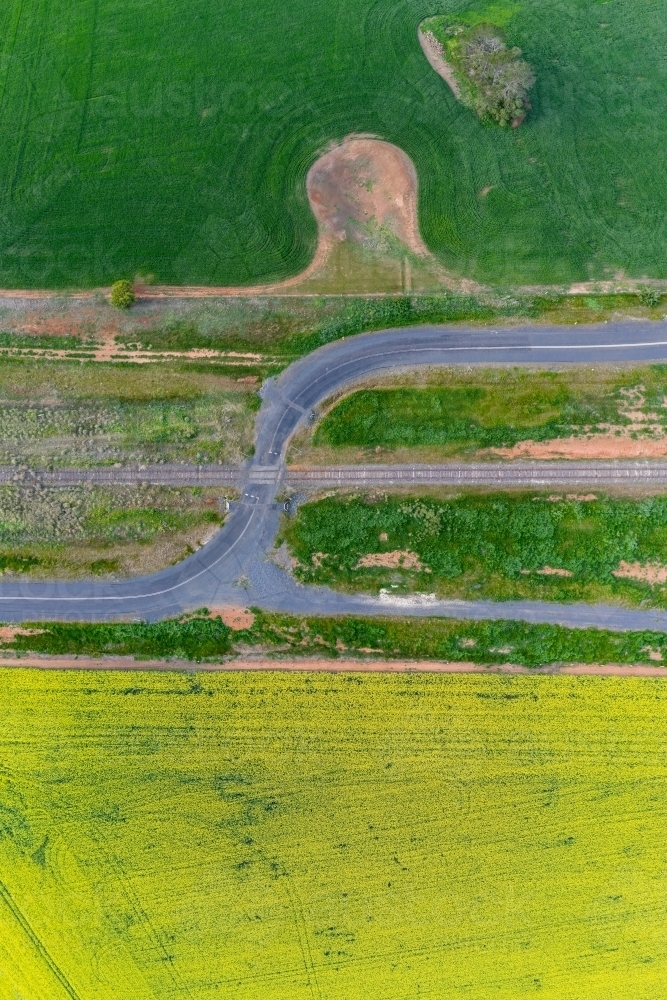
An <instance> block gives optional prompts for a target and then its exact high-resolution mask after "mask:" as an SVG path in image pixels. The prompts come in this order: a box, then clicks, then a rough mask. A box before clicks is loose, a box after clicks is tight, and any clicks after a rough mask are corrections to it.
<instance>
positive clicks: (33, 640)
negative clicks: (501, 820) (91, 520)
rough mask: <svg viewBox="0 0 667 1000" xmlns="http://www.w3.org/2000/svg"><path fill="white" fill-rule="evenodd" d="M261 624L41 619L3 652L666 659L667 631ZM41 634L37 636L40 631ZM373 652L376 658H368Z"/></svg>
mask: <svg viewBox="0 0 667 1000" xmlns="http://www.w3.org/2000/svg"><path fill="white" fill-rule="evenodd" d="M253 611H254V614H255V621H254V624H253V625H252V626H251V627H250V628H248V629H245V630H243V631H239V632H232V630H231V629H230V628H228V626H226V625H224V624H223V622H222V621H221V620H220V618H209V617H207V616H205V615H204V614H203V613H201V612H200V613H197V614H195V615H189V616H184V617H182V618H178V619H169V620H167V621H164V622H154V623H134V624H94V623H81V622H51V623H37V624H34V625H26V626H23V627H22V632H21V633H20V634H18V635H16V636H15V637H14V639H12V640H10V641H8V642H5V643H3V644H2V649H3V650H6V651H9V650H13V651H15V652H17V653H19V654H24V655H25V654H29V653H37V654H42V655H69V656H74V655H76V656H96V657H99V656H134V657H136V658H137V659H138V660H141V659H153V658H154V659H167V658H168V659H184V660H190V661H193V662H206V661H216V660H220V659H221V658H223V657H231V656H233V655H234V654H236V653H247V652H248V649H251V650H254V651H255V652H256V653H260V654H263V655H268V656H275V657H276V658H293V657H295V656H298V657H308V656H317V657H318V658H320V659H321V658H331V659H332V660H335V659H337V658H341V657H342V658H346V657H350V656H355V655H362V656H364V657H368V656H369V655H373V654H375V655H377V656H381V657H382V658H385V659H414V660H450V661H454V662H462V661H466V662H474V663H516V664H522V665H524V666H527V667H538V666H544V665H548V664H558V663H597V662H599V663H609V662H612V663H650V662H654V663H655V662H660V661H659V660H658V659H657V657H658V656H663V657H664V656H665V655H667V635H666V634H665V633H663V632H653V631H643V632H611V631H606V630H603V629H595V628H587V629H572V628H565V627H563V626H561V625H534V624H530V623H527V622H517V621H464V620H460V619H455V618H424V619H414V618H359V617H354V616H351V617H347V616H346V617H325V616H313V617H299V616H294V615H288V614H279V613H270V612H264V611H261V610H259V609H256V608H255V609H253ZM31 629H34V630H35V631H31ZM369 650H372V653H369Z"/></svg>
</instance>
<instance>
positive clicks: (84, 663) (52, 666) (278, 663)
mask: <svg viewBox="0 0 667 1000" xmlns="http://www.w3.org/2000/svg"><path fill="white" fill-rule="evenodd" d="M2 667H5V668H12V669H24V668H26V667H27V668H32V669H39V670H173V671H179V672H189V673H198V672H200V671H207V672H217V671H265V670H274V671H295V672H315V673H399V674H400V673H436V674H440V673H443V674H542V675H544V674H548V675H550V676H556V675H560V674H565V675H584V674H585V675H599V676H605V677H609V676H615V677H664V678H667V667H658V666H652V665H650V664H647V663H638V664H631V665H627V664H620V663H570V664H566V665H565V666H558V667H552V666H546V667H530V668H529V667H523V666H518V665H516V664H512V663H502V664H488V665H487V664H480V663H468V662H464V663H451V662H446V661H436V660H308V659H304V660H261V659H258V660H252V659H241V658H239V659H236V660H229V661H227V662H225V663H196V664H195V663H190V662H189V661H187V660H178V661H168V660H133V659H132V658H130V657H109V658H104V659H92V658H86V657H81V658H78V657H65V656H63V657H56V656H52V657H37V656H33V657H28V656H26V657H21V658H20V659H2V658H0V668H2Z"/></svg>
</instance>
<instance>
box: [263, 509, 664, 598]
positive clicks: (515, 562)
mask: <svg viewBox="0 0 667 1000" xmlns="http://www.w3.org/2000/svg"><path fill="white" fill-rule="evenodd" d="M665 524H667V497H665V496H653V497H646V498H644V499H642V500H636V499H628V498H621V497H607V496H604V495H602V494H599V493H592V492H589V491H581V492H578V493H569V494H566V493H564V492H563V493H558V494H556V493H552V494H544V493H536V492H531V493H508V492H506V493H475V492H459V493H450V494H449V497H448V498H447V499H435V498H433V497H428V498H427V497H423V498H413V497H406V496H387V495H374V496H369V497H361V496H350V497H337V498H336V497H327V498H325V499H322V500H319V501H315V502H312V503H308V504H305V505H304V506H302V507H300V508H299V511H298V514H297V516H296V517H295V518H293V519H291V520H287V519H286V520H285V521H284V523H283V528H282V534H281V536H280V537H279V538H278V542H277V544H280V543H281V542H282V541H285V542H286V543H287V545H288V547H289V549H290V550H291V552H292V554H293V556H294V557H295V558H296V559H297V560H298V563H297V566H296V568H295V569H294V573H295V575H296V576H297V578H298V579H300V580H302V581H304V582H307V583H324V584H329V585H331V586H334V587H342V588H344V589H347V590H352V591H370V592H374V593H377V592H378V591H382V590H384V591H387V592H388V593H389V594H401V593H407V592H411V591H419V592H428V593H435V594H437V595H438V596H441V597H451V598H465V599H479V598H483V599H484V598H486V599H491V600H519V599H522V598H526V599H539V600H548V601H589V602H607V603H612V604H623V605H628V606H647V607H648V606H651V607H665V606H667V531H666V530H665Z"/></svg>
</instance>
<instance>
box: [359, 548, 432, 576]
mask: <svg viewBox="0 0 667 1000" xmlns="http://www.w3.org/2000/svg"><path fill="white" fill-rule="evenodd" d="M370 567H381V568H383V569H416V570H424V571H425V572H426V573H430V572H431V570H430V569H429V568H428V566H424V565H423V563H422V562H421V560H420V558H419V556H418V555H417V553H416V552H410V550H409V549H396V551H394V552H369V553H368V554H367V555H365V556H362V557H361V559H360V560H359V562H358V563H357V565H356V566H355V567H354V568H355V569H368V568H370Z"/></svg>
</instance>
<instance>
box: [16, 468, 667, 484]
mask: <svg viewBox="0 0 667 1000" xmlns="http://www.w3.org/2000/svg"><path fill="white" fill-rule="evenodd" d="M277 479H278V470H277V469H276V468H275V467H271V466H266V467H264V466H259V467H254V468H251V469H250V470H244V469H242V468H238V467H236V466H226V465H148V466H124V467H122V468H113V467H108V466H104V467H100V468H63V469H18V470H17V468H16V467H15V466H0V484H2V485H13V484H14V485H24V486H28V487H30V486H36V485H40V486H78V485H81V484H85V483H91V484H94V485H100V486H105V485H106V486H117V485H135V484H138V483H147V484H149V485H151V486H221V487H225V486H229V487H241V486H242V484H243V483H244V482H245V481H249V482H251V483H253V482H254V483H266V484H269V483H275V482H277ZM282 482H283V484H284V486H285V487H287V488H288V489H308V488H309V487H310V488H311V489H318V488H330V487H332V486H334V487H335V486H340V487H341V488H350V487H351V488H354V487H355V486H361V487H371V486H409V485H413V484H414V485H421V486H503V487H506V486H526V487H535V488H538V487H549V486H623V485H633V486H640V485H642V484H647V485H651V484H654V485H657V486H660V485H664V486H667V462H586V463H583V462H517V463H512V464H510V463H506V464H501V463H488V462H487V463H482V462H477V463H472V462H470V463H447V464H442V465H338V466H303V467H298V468H297V467H290V466H288V467H287V469H286V470H285V473H284V476H283V480H282Z"/></svg>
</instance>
